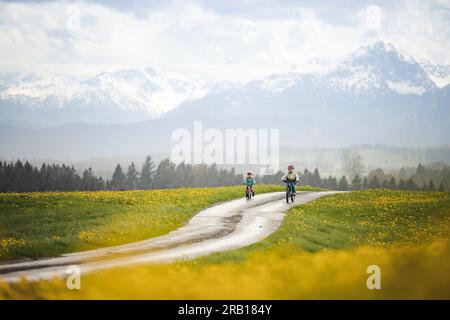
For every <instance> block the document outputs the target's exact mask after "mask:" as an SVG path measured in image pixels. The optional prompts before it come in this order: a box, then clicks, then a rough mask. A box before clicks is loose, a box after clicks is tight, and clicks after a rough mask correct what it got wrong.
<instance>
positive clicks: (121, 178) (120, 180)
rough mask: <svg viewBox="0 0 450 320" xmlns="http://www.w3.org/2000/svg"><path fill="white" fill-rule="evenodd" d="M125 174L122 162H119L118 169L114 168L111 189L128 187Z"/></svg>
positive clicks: (110, 183)
mask: <svg viewBox="0 0 450 320" xmlns="http://www.w3.org/2000/svg"><path fill="white" fill-rule="evenodd" d="M125 180H126V177H125V174H124V173H123V170H122V167H121V166H120V164H117V166H116V169H115V170H114V173H113V176H112V179H111V181H110V182H109V185H110V189H111V190H124V189H126V184H125Z"/></svg>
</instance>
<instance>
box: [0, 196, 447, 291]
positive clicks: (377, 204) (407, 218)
mask: <svg viewBox="0 0 450 320" xmlns="http://www.w3.org/2000/svg"><path fill="white" fill-rule="evenodd" d="M449 226H450V194H449V193H444V192H406V191H392V190H364V191H355V192H351V193H347V194H340V195H334V196H327V197H324V198H321V199H319V200H316V201H314V202H311V203H307V204H304V205H299V206H296V207H294V208H292V209H291V210H290V211H288V213H287V215H286V217H285V220H284V222H283V224H282V226H281V227H280V228H279V229H278V230H277V231H276V232H275V233H273V234H272V235H271V236H269V237H268V238H266V239H264V240H263V241H261V242H259V243H256V244H253V245H251V246H248V247H245V248H241V249H237V250H231V251H227V252H223V253H216V254H213V255H209V256H206V257H202V258H198V259H196V260H193V261H187V262H179V263H173V264H167V265H149V266H135V267H129V268H117V269H113V270H108V271H104V272H100V273H95V274H91V275H86V276H84V277H83V280H82V289H81V290H74V291H70V290H67V289H66V286H65V282H64V281H61V280H58V279H55V280H52V281H42V282H36V283H27V282H22V283H18V284H14V285H7V284H0V298H5V299H18V298H19V299H20V298H39V299H55V298H56V299H79V298H81V299H99V298H117V299H132V298H134V299H343V298H350V299H398V298H401V299H422V298H425V299H449V298H450V243H449V238H450V231H449ZM373 264H375V265H379V266H380V268H381V270H382V281H381V283H382V284H381V290H368V289H367V287H366V279H367V277H368V274H367V272H366V268H367V267H368V266H369V265H373Z"/></svg>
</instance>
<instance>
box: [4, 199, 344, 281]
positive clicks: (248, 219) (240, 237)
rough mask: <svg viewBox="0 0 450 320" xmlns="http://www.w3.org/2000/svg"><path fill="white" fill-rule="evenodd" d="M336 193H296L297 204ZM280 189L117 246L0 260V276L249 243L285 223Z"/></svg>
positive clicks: (40, 275)
mask: <svg viewBox="0 0 450 320" xmlns="http://www.w3.org/2000/svg"><path fill="white" fill-rule="evenodd" d="M335 193H338V192H336V191H325V192H299V193H297V198H296V204H302V203H306V202H309V201H312V200H315V199H318V198H320V197H323V196H326V195H331V194H335ZM284 197H285V193H284V192H274V193H267V194H260V195H256V196H255V197H254V198H253V199H252V200H250V201H247V200H246V199H237V200H232V201H229V202H225V203H221V204H217V205H214V206H212V207H209V208H207V209H205V210H202V211H200V212H199V213H197V214H196V215H195V216H194V217H192V219H191V220H189V222H188V223H187V224H186V225H185V226H183V227H180V228H178V229H177V230H175V231H172V232H170V233H168V234H167V235H164V236H160V237H156V238H151V239H148V240H143V241H139V242H133V243H129V244H124V245H120V246H114V247H108V248H101V249H96V250H89V251H82V252H76V253H70V254H65V255H62V256H61V257H57V258H46V259H39V260H33V261H23V262H9V263H4V264H0V279H1V280H4V281H7V282H16V281H19V280H20V279H21V277H22V276H26V278H27V280H30V281H34V280H43V279H50V278H53V277H66V276H67V274H66V270H67V267H68V266H70V265H77V266H79V267H80V269H81V272H82V274H85V273H88V272H93V271H99V270H102V269H109V268H113V267H120V266H127V265H134V264H148V263H165V262H171V261H176V260H182V259H192V258H196V257H199V256H203V255H208V254H210V253H213V252H219V251H225V250H230V249H235V248H240V247H243V246H247V245H249V244H252V243H255V242H258V241H260V240H261V239H263V238H265V237H267V236H268V235H270V234H271V233H273V232H274V231H275V230H276V229H277V228H278V227H279V226H280V225H281V222H282V221H283V217H284V214H285V212H286V211H287V210H288V209H289V208H291V207H292V205H288V204H286V202H285V200H284Z"/></svg>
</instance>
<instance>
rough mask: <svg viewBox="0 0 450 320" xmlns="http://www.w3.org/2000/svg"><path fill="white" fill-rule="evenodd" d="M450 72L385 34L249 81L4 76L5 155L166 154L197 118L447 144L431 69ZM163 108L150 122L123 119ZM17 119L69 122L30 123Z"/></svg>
mask: <svg viewBox="0 0 450 320" xmlns="http://www.w3.org/2000/svg"><path fill="white" fill-rule="evenodd" d="M445 70H446V69H445V68H444V69H443V71H442V70H441V68H438V67H436V68H434V67H432V66H431V65H430V66H427V67H424V65H421V64H419V63H418V62H417V61H416V60H415V59H413V58H412V57H410V56H408V55H406V54H402V53H400V52H398V51H397V50H396V49H395V48H394V47H393V46H392V45H389V44H385V43H382V42H377V43H374V44H372V45H370V46H366V47H362V48H360V49H359V50H357V51H356V52H354V53H353V54H350V55H348V56H347V57H344V58H343V59H342V60H341V62H340V63H339V64H338V65H337V66H336V67H334V68H333V69H332V70H330V71H328V72H324V73H323V72H321V73H298V72H290V73H279V74H272V75H269V76H266V77H263V78H260V79H255V80H253V81H250V82H247V83H234V82H226V81H223V82H218V83H207V84H206V85H205V86H200V85H196V84H192V83H190V82H187V81H184V80H180V79H178V78H177V77H167V76H166V77H165V76H163V75H160V74H157V73H156V72H154V71H153V70H150V69H147V70H129V69H128V70H121V71H118V72H115V73H104V74H100V75H98V76H96V77H94V78H92V79H87V80H83V81H80V80H77V79H71V78H67V77H57V78H54V79H51V80H49V81H44V80H43V79H36V78H34V77H32V76H30V77H28V78H20V79H19V78H14V77H9V78H8V80H5V79H6V78H7V77H4V78H3V80H2V81H3V82H2V81H0V87H1V90H0V96H1V99H2V100H0V122H7V123H6V125H2V124H1V123H0V150H1V154H0V155H1V156H3V157H41V158H48V157H52V158H66V157H73V158H77V157H79V156H80V155H83V156H84V157H99V156H112V155H115V154H117V153H118V152H122V153H123V154H140V152H146V153H152V152H160V153H164V152H169V151H170V148H171V146H173V142H172V141H171V134H172V132H173V130H175V129H177V128H192V125H193V121H195V120H202V121H203V122H204V127H207V128H216V129H229V128H239V129H268V128H274V129H278V130H279V134H280V144H281V146H290V147H342V146H349V145H352V144H366V143H367V144H385V145H397V146H398V145H402V146H430V145H435V146H436V145H448V144H449V142H450V131H449V130H448V128H449V127H450V85H446V86H443V87H442V86H440V85H437V84H436V83H435V82H434V80H433V78H431V77H430V74H434V75H439V76H441V78H445V75H446V71H445ZM0 80H1V79H0ZM205 88H206V89H205ZM199 96H200V97H199ZM174 97H176V98H174ZM182 101H185V102H182ZM160 103H161V104H160ZM178 104H181V105H180V106H177V105H178ZM169 109H172V110H170V111H167V112H166V110H169ZM163 112H165V113H164V114H162V116H160V117H157V118H153V119H151V120H148V121H146V122H139V123H120V124H117V122H132V121H140V120H142V119H150V118H152V117H155V116H157V115H160V114H161V113H163ZM73 122H88V124H86V123H77V124H76V123H75V124H74V123H73ZM89 122H90V124H89ZM93 122H95V123H96V124H92V123H93ZM98 122H102V123H105V122H110V123H116V124H113V125H100V124H98ZM14 123H37V124H41V125H42V124H43V123H44V124H46V125H48V124H61V123H65V124H66V125H63V126H59V127H51V128H42V129H30V128H17V126H12V124H14ZM69 123H70V124H69Z"/></svg>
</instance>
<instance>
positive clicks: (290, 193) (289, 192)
mask: <svg viewBox="0 0 450 320" xmlns="http://www.w3.org/2000/svg"><path fill="white" fill-rule="evenodd" d="M283 182H284V183H286V203H289V199H291V202H292V203H294V201H295V192H294V185H295V184H297V182H296V181H287V180H284V181H283Z"/></svg>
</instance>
